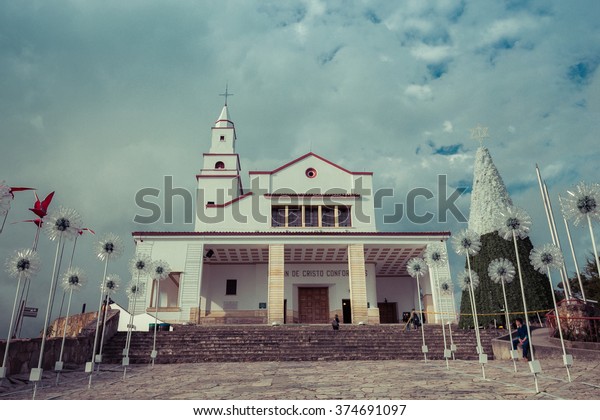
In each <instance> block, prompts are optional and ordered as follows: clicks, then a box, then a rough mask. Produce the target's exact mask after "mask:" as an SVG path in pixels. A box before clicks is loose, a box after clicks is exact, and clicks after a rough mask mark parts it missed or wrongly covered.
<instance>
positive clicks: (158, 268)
mask: <svg viewBox="0 0 600 420" xmlns="http://www.w3.org/2000/svg"><path fill="white" fill-rule="evenodd" d="M169 274H171V267H169V263H167V262H166V261H162V260H160V261H155V262H154V263H153V264H152V271H151V273H150V275H151V276H152V278H153V279H154V280H158V281H160V280H164V279H166V278H167V277H169Z"/></svg>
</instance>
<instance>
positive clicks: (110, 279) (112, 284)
mask: <svg viewBox="0 0 600 420" xmlns="http://www.w3.org/2000/svg"><path fill="white" fill-rule="evenodd" d="M120 284H121V278H120V277H119V276H118V275H116V274H109V275H108V276H106V280H105V281H104V291H105V293H106V301H105V302H104V315H103V316H102V336H101V337H100V351H99V352H98V354H99V355H100V361H99V362H98V371H100V363H102V349H103V348H104V337H106V320H107V319H106V318H107V317H108V316H107V315H108V307H109V306H110V300H111V296H113V295H114V294H115V293H117V290H119V285H120Z"/></svg>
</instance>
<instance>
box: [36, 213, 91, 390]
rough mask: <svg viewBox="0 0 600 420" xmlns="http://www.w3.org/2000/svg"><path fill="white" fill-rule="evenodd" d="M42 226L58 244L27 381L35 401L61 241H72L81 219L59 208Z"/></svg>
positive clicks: (40, 377)
mask: <svg viewBox="0 0 600 420" xmlns="http://www.w3.org/2000/svg"><path fill="white" fill-rule="evenodd" d="M43 226H44V230H45V232H46V234H47V235H48V238H49V239H50V240H51V241H54V240H56V239H58V242H57V244H56V255H55V257H54V268H53V269H52V280H51V282H50V293H49V295H48V305H47V307H46V318H45V320H44V327H43V330H42V344H41V346H40V357H39V360H38V366H37V368H33V369H31V372H30V375H29V380H30V381H31V382H33V383H34V386H33V399H35V394H36V392H37V387H38V383H39V382H40V381H41V380H42V373H43V369H42V363H43V360H44V347H45V344H46V336H47V335H48V322H49V319H50V314H51V310H52V309H51V308H52V301H53V298H54V291H55V290H56V281H57V279H58V271H57V267H58V256H59V251H60V250H61V249H62V245H63V240H66V239H73V238H74V237H75V235H77V232H78V231H79V229H81V217H80V216H79V214H78V213H77V212H76V211H75V210H72V209H68V208H65V207H59V208H58V210H56V211H53V212H52V213H50V214H48V215H47V216H46V217H45V218H44V223H43Z"/></svg>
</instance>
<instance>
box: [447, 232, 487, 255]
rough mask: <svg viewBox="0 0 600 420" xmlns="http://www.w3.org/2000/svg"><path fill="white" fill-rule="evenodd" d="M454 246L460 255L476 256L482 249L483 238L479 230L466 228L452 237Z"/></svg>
mask: <svg viewBox="0 0 600 420" xmlns="http://www.w3.org/2000/svg"><path fill="white" fill-rule="evenodd" d="M452 247H453V248H454V252H456V253H457V254H458V255H465V256H474V255H477V254H478V253H479V251H480V250H481V238H480V236H479V234H478V233H477V232H475V231H473V230H470V229H464V230H461V231H460V232H458V233H457V234H456V235H454V236H453V237H452Z"/></svg>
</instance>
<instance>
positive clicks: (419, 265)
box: [406, 258, 429, 363]
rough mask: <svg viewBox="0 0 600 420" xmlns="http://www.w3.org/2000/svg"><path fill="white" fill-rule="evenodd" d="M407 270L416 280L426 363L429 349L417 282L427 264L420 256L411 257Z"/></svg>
mask: <svg viewBox="0 0 600 420" xmlns="http://www.w3.org/2000/svg"><path fill="white" fill-rule="evenodd" d="M406 267H407V271H408V274H410V276H411V277H413V278H415V279H416V280H417V300H418V301H419V312H420V314H421V337H422V339H423V345H422V346H421V351H422V352H423V358H424V359H425V363H427V353H428V352H429V349H428V347H427V345H426V344H425V323H424V322H423V307H422V305H421V285H420V284H419V276H423V275H425V274H427V264H425V261H424V260H423V259H422V258H411V259H410V260H409V261H408V264H407V266H406Z"/></svg>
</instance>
